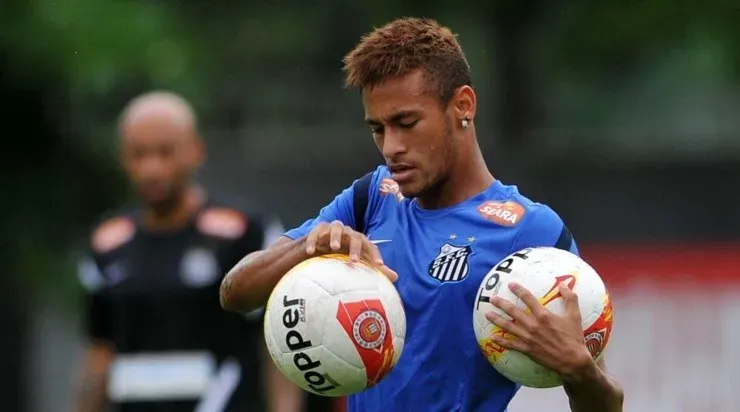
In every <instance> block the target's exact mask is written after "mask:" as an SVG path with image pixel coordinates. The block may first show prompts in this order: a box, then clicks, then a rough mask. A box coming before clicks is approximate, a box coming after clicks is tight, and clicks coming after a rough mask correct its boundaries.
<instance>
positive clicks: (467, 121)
mask: <svg viewBox="0 0 740 412" xmlns="http://www.w3.org/2000/svg"><path fill="white" fill-rule="evenodd" d="M468 126H470V121H469V120H468V119H462V127H463V129H467V128H468Z"/></svg>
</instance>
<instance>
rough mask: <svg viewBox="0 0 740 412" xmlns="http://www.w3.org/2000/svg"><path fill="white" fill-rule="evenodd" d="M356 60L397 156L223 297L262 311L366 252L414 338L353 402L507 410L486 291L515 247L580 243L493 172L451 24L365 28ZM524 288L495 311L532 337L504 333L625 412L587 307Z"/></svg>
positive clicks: (251, 263)
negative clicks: (487, 336) (552, 302)
mask: <svg viewBox="0 0 740 412" xmlns="http://www.w3.org/2000/svg"><path fill="white" fill-rule="evenodd" d="M344 62H345V71H346V76H347V85H348V86H350V87H356V88H359V89H360V90H361V92H362V100H363V104H364V107H365V121H366V122H367V123H368V125H369V126H370V128H371V130H372V134H373V138H374V139H375V143H376V144H377V146H378V149H379V150H380V151H381V152H382V154H383V157H384V158H385V161H386V165H385V166H381V167H378V168H377V169H376V170H375V171H374V172H372V173H370V174H368V175H367V176H365V177H363V178H361V179H359V180H357V181H355V183H354V184H353V185H352V186H351V187H349V188H347V189H346V190H345V191H344V192H342V193H341V194H339V195H338V196H337V197H336V198H335V199H334V201H333V202H332V203H330V204H329V205H328V206H326V207H324V208H323V209H322V210H321V212H320V213H319V215H318V217H316V218H315V219H311V220H309V221H307V222H305V223H304V224H303V225H302V226H300V227H298V228H296V229H293V230H290V231H288V232H287V233H286V235H285V236H284V237H282V238H280V239H279V240H278V241H276V242H275V243H274V244H273V245H271V246H270V247H269V248H268V249H266V250H264V251H260V252H255V253H253V254H251V255H248V256H247V257H246V258H244V259H243V260H242V262H240V263H239V264H238V265H237V266H236V267H234V268H233V269H232V270H231V272H230V273H229V274H227V276H226V278H225V279H224V282H223V283H222V286H221V304H222V306H224V307H225V308H226V309H229V310H246V309H251V308H256V307H260V306H261V305H263V304H264V303H265V301H266V299H267V298H268V295H269V293H270V291H271V290H272V288H273V287H274V286H275V284H276V283H277V281H278V280H279V279H280V278H281V276H283V274H284V273H285V272H286V271H288V270H289V269H290V268H292V267H293V266H295V265H296V264H298V263H299V262H301V261H303V260H305V259H308V258H309V257H311V256H315V255H319V254H325V253H333V252H340V253H346V254H349V255H350V257H351V258H352V259H363V260H366V261H368V262H371V263H373V264H374V265H376V266H377V267H378V268H379V269H380V270H381V271H383V272H384V273H386V274H387V275H388V276H389V277H390V278H391V279H393V280H397V281H396V286H397V288H398V292H399V294H400V295H401V298H402V299H403V302H404V305H405V309H406V319H407V335H406V337H407V340H406V346H405V347H404V351H403V354H402V355H401V358H400V359H399V362H398V364H397V365H396V366H395V368H394V369H393V370H392V371H391V372H390V373H389V374H388V376H387V377H386V378H385V379H384V380H383V381H381V382H380V383H379V384H378V385H377V386H375V387H373V388H371V389H369V390H366V391H365V392H363V393H360V394H357V395H354V396H352V397H350V399H349V410H351V411H424V412H432V411H440V412H442V411H444V412H449V411H466V412H467V411H488V412H492V411H504V410H506V407H507V405H508V404H509V401H510V400H511V399H512V397H513V396H514V394H515V393H516V391H517V389H518V387H517V385H516V384H514V383H513V382H511V381H509V380H507V379H505V378H504V377H502V376H501V375H499V374H498V373H497V372H496V371H495V370H494V369H493V367H491V366H490V365H489V364H488V362H487V361H486V359H485V358H484V357H483V355H482V354H481V352H480V349H479V348H478V347H477V342H476V339H475V335H474V332H473V327H472V324H471V310H472V309H471V308H472V304H473V301H474V300H475V295H476V292H477V288H478V286H479V284H480V282H481V279H482V278H483V276H484V275H485V274H486V273H487V272H488V271H489V270H490V269H491V267H493V266H494V265H495V264H496V263H497V262H498V261H499V260H500V259H502V258H503V257H504V256H506V255H508V254H509V253H511V252H513V251H516V250H519V249H522V248H525V247H530V246H557V247H560V248H563V249H567V250H570V251H573V252H574V253H577V248H576V246H575V244H574V242H573V239H572V237H571V236H570V233H569V232H568V230H567V229H566V227H565V225H564V224H563V222H562V221H561V220H560V218H559V217H558V215H557V214H555V212H553V211H552V210H551V209H550V208H548V207H547V206H544V205H542V204H538V203H534V202H532V201H530V200H529V199H527V198H526V197H524V196H523V195H521V194H519V192H518V191H517V189H516V187H514V186H507V185H505V184H504V183H502V182H501V181H498V180H496V179H494V177H493V176H492V175H491V173H490V172H489V170H488V168H487V166H486V163H485V161H484V160H483V156H482V155H481V151H480V148H479V146H478V143H477V141H476V134H475V115H476V95H475V92H474V91H473V89H472V87H471V76H470V68H469V66H468V63H467V61H466V59H465V56H464V54H463V51H462V49H461V47H460V45H459V44H458V42H457V40H456V39H455V36H454V35H453V34H452V33H451V32H450V30H449V29H447V28H445V27H442V26H440V25H438V24H437V23H436V22H434V21H432V20H424V19H414V18H411V19H400V20H396V21H393V22H391V23H389V24H387V25H386V26H384V27H382V28H379V29H376V30H375V31H373V32H372V33H370V34H368V35H367V36H365V37H363V39H362V41H361V42H360V44H359V45H358V46H357V47H356V48H355V49H354V50H353V51H352V52H350V53H349V54H348V55H347V56H346V58H345V60H344ZM365 234H367V236H365ZM368 238H371V239H373V241H375V242H377V243H375V244H374V243H373V242H372V241H370V240H368ZM512 290H513V291H514V292H515V293H516V294H517V295H518V296H520V298H521V299H522V300H523V301H524V302H528V304H529V305H530V306H531V314H528V313H525V312H524V311H521V310H518V309H516V308H515V307H513V305H510V304H506V303H505V302H499V301H495V302H492V303H494V304H496V305H498V306H499V307H500V308H501V309H503V310H505V311H506V312H508V313H509V314H510V315H511V316H512V317H514V318H515V319H516V320H517V322H516V323H515V324H512V323H511V322H507V321H506V320H504V319H502V318H500V317H496V316H495V315H493V314H492V313H491V314H489V320H491V321H493V322H494V323H496V324H498V325H499V326H501V327H502V328H504V329H506V330H509V331H510V332H512V333H513V334H515V335H517V336H518V337H519V339H518V340H497V341H496V342H497V343H499V344H501V345H503V346H506V347H509V348H513V349H515V350H519V351H521V352H524V353H526V354H528V355H529V356H530V357H532V358H533V359H534V360H536V361H537V362H539V363H541V364H542V365H544V366H547V367H549V368H551V369H553V370H555V371H557V372H559V373H560V374H561V375H562V377H563V379H564V381H565V390H566V392H567V394H568V396H569V399H570V404H571V409H572V410H573V411H578V412H594V411H599V412H612V411H621V410H622V398H623V395H622V391H621V389H620V388H619V386H618V385H617V384H616V383H614V382H613V381H612V380H611V379H610V378H609V377H608V376H607V375H606V374H605V372H604V365H603V364H600V365H597V364H596V363H595V362H594V360H593V359H592V358H591V356H590V354H589V352H588V350H587V348H586V346H585V344H584V341H583V331H582V329H581V324H580V314H579V313H578V311H577V310H576V311H574V312H571V315H570V316H567V317H560V316H556V315H553V314H552V313H550V312H548V311H547V310H546V309H544V308H543V307H542V306H541V305H540V304H539V303H538V302H537V300H536V299H534V297H533V296H532V295H531V294H530V293H529V292H528V291H526V290H524V289H522V288H521V286H517V285H514V286H512ZM561 293H562V294H563V297H564V299H566V301H568V302H570V303H569V304H570V305H571V307H572V304H573V303H574V302H575V301H576V299H577V297H576V296H575V295H574V294H573V293H572V292H570V291H569V290H568V289H567V288H566V289H565V290H563V291H562V292H561ZM576 307H577V306H576Z"/></svg>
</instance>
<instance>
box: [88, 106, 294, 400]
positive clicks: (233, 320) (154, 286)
mask: <svg viewBox="0 0 740 412" xmlns="http://www.w3.org/2000/svg"><path fill="white" fill-rule="evenodd" d="M119 132H120V142H119V143H120V158H121V163H122V166H123V169H124V171H125V173H126V175H127V177H128V178H129V180H130V181H131V183H132V185H133V187H134V189H135V190H136V192H137V194H138V197H139V202H137V203H135V204H132V205H130V206H129V207H126V208H123V209H121V210H118V211H115V212H112V213H109V214H107V216H105V217H104V218H103V219H101V221H100V223H99V224H98V225H97V226H96V227H95V228H94V230H93V231H92V234H91V236H90V238H89V242H88V253H87V254H86V255H85V258H84V259H83V261H82V262H81V264H80V270H79V276H80V280H81V282H82V284H83V286H84V288H85V291H86V298H87V306H86V313H85V317H86V319H85V320H86V334H87V338H88V340H89V347H88V348H87V350H86V354H85V357H84V361H83V365H82V370H83V377H82V380H81V382H80V384H79V387H78V390H77V393H76V399H75V401H76V405H75V406H76V409H75V411H76V412H99V411H103V410H106V409H107V407H108V405H113V406H114V410H116V411H120V412H144V411H146V412H157V411H162V412H165V411H166V412H178V411H183V412H186V411H187V412H192V411H197V412H217V411H218V412H221V411H225V412H230V411H240V412H243V411H264V410H269V411H280V412H297V411H299V410H301V408H302V403H303V393H302V392H301V391H300V389H298V387H297V386H295V385H293V384H292V383H291V382H289V381H287V380H286V379H285V378H283V376H282V375H281V374H280V373H279V372H278V371H277V369H276V368H275V366H274V364H273V363H272V361H271V360H270V359H269V357H268V355H267V354H266V350H265V347H264V340H263V337H262V322H261V320H262V310H261V309H258V310H256V311H253V312H250V313H248V314H235V313H226V312H224V311H223V310H221V307H220V305H219V294H218V288H219V285H220V283H221V279H222V274H223V273H224V272H225V271H226V270H228V269H229V268H231V267H232V266H233V265H234V264H235V263H236V262H237V261H238V260H239V259H240V258H241V257H242V256H244V255H245V254H247V253H250V252H252V251H255V250H259V249H262V248H263V247H265V245H266V244H269V243H270V242H271V241H272V240H273V239H274V238H275V237H276V236H279V235H280V234H281V233H282V227H281V225H280V223H279V222H278V221H276V220H267V219H265V218H263V217H261V216H260V215H258V214H253V213H249V212H246V211H245V209H243V208H241V207H237V206H235V205H234V204H231V203H226V202H220V201H218V200H216V199H214V198H213V197H211V196H210V195H209V194H208V193H207V191H206V190H205V189H204V188H203V187H201V186H199V185H197V184H196V183H195V182H194V175H195V173H196V171H197V170H198V168H199V167H200V166H201V164H202V163H203V161H204V158H205V150H204V143H203V141H202V140H201V139H200V137H199V135H198V131H197V127H196V116H195V114H194V112H193V110H192V108H191V106H190V105H189V104H188V103H187V102H186V101H185V100H184V99H183V98H181V97H179V96H177V95H175V94H172V93H168V92H151V93H147V94H144V95H142V96H139V97H137V98H136V99H134V100H133V101H131V102H130V103H129V104H128V106H127V107H126V108H125V110H124V112H123V114H122V116H121V119H120V124H119Z"/></svg>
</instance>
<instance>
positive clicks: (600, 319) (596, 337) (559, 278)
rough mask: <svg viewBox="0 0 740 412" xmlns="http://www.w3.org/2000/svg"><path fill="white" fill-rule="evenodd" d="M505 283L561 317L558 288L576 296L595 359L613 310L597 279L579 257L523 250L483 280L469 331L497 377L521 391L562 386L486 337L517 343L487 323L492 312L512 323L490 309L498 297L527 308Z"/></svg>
mask: <svg viewBox="0 0 740 412" xmlns="http://www.w3.org/2000/svg"><path fill="white" fill-rule="evenodd" d="M509 282H516V283H519V284H520V285H522V286H524V287H525V288H526V289H527V290H529V291H530V292H531V293H532V294H533V295H534V296H535V297H537V298H538V299H539V301H540V303H541V304H542V305H543V306H544V307H545V308H547V309H548V310H549V311H551V312H553V313H555V314H562V313H563V312H564V305H563V299H559V298H561V295H560V293H559V292H558V285H559V284H561V283H563V282H565V283H566V285H567V286H568V287H569V288H570V289H571V290H573V291H574V292H575V293H576V294H577V295H578V303H579V308H580V310H581V317H582V320H583V322H582V326H583V330H584V332H583V337H584V340H585V343H586V346H587V347H588V350H589V351H590V352H591V355H592V356H593V357H594V359H599V358H600V357H601V356H602V354H603V352H604V349H605V348H606V345H607V343H608V342H609V336H610V334H611V329H612V305H611V300H610V298H609V293H608V292H607V290H606V287H605V286H604V282H603V281H602V280H601V277H599V275H598V273H596V271H595V270H594V269H593V268H592V267H591V266H589V265H588V264H587V263H586V262H584V261H583V260H582V259H581V258H579V257H578V256H576V255H574V254H572V253H570V252H567V251H564V250H560V249H556V248H553V247H537V248H528V249H523V250H520V251H518V252H515V253H513V254H511V255H509V256H507V257H506V258H504V259H503V260H501V261H500V262H499V263H498V264H497V265H496V266H494V268H493V269H491V271H490V272H488V274H487V275H486V276H485V278H483V281H482V282H481V285H480V288H479V289H478V294H477V295H476V301H475V304H474V306H473V328H474V330H475V336H476V338H477V340H478V345H479V346H480V348H481V350H482V351H483V355H484V356H485V357H486V358H487V359H488V361H489V362H490V363H491V364H492V365H493V367H494V368H496V370H497V371H499V373H501V374H502V375H504V376H505V377H507V378H509V379H510V380H512V381H514V382H516V383H519V384H521V385H523V386H528V387H532V388H551V387H556V386H560V385H562V384H563V381H562V379H561V378H560V376H559V375H558V374H557V373H555V372H554V371H552V370H549V369H547V368H545V367H543V366H541V365H539V364H537V363H535V362H534V361H533V360H531V359H530V358H529V357H528V356H527V355H524V354H522V353H521V352H517V351H514V350H509V349H506V348H504V347H502V346H500V345H498V344H496V343H494V342H493V341H492V340H491V339H490V337H491V336H492V335H499V336H502V337H504V338H508V339H516V337H514V336H512V335H511V334H509V333H508V332H505V331H504V330H502V329H500V328H499V327H497V326H496V325H493V324H492V323H491V322H489V321H488V319H486V317H485V314H486V313H487V312H489V311H491V310H493V311H494V312H495V313H497V314H499V315H504V316H505V317H506V318H507V319H511V318H510V317H509V316H508V315H506V314H504V313H503V312H502V311H501V310H500V309H498V308H495V307H494V306H493V305H491V304H490V303H489V299H490V298H491V297H492V296H500V297H502V298H504V299H507V300H509V301H510V302H513V303H516V304H517V306H518V307H520V308H523V309H525V310H528V309H527V307H526V305H525V304H524V303H523V302H521V301H520V300H519V298H517V297H516V295H514V294H513V293H512V292H511V291H510V290H509V287H508V284H509Z"/></svg>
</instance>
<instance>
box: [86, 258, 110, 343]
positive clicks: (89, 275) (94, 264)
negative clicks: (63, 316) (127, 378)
mask: <svg viewBox="0 0 740 412" xmlns="http://www.w3.org/2000/svg"><path fill="white" fill-rule="evenodd" d="M99 259H100V258H99V257H98V256H96V255H95V254H94V253H93V252H92V251H87V252H85V254H84V255H83V256H82V257H81V258H80V260H79V261H78V265H77V277H78V279H79V281H80V284H81V285H82V289H83V299H84V306H83V313H82V316H83V319H82V321H83V332H84V333H85V335H86V337H87V338H88V339H90V340H98V341H108V342H112V341H113V335H112V331H111V326H112V325H111V311H112V305H111V302H110V298H109V297H108V295H107V294H106V293H105V286H106V282H105V277H104V276H103V272H102V269H101V265H100V261H99Z"/></svg>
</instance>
